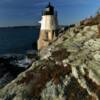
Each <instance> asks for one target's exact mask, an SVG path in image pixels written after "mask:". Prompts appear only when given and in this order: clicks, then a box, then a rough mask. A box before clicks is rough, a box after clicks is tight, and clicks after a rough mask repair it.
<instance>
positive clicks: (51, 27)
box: [38, 3, 58, 50]
mask: <svg viewBox="0 0 100 100" xmlns="http://www.w3.org/2000/svg"><path fill="white" fill-rule="evenodd" d="M40 23H41V28H40V36H39V40H38V50H40V49H42V48H44V47H46V46H48V45H49V44H50V43H51V42H52V41H53V40H54V39H55V38H56V35H57V28H58V20H57V12H56V11H55V10H54V7H53V6H51V4H50V3H49V4H48V6H47V7H46V8H45V9H44V11H43V14H42V20H41V21H40Z"/></svg>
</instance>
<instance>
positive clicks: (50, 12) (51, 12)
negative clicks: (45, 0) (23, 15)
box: [43, 2, 54, 15]
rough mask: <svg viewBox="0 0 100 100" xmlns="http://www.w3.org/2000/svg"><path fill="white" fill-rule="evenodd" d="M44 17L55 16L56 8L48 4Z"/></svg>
mask: <svg viewBox="0 0 100 100" xmlns="http://www.w3.org/2000/svg"><path fill="white" fill-rule="evenodd" d="M43 15H54V7H53V6H52V5H51V4H50V2H49V4H48V6H47V7H46V8H45V10H44V11H43Z"/></svg>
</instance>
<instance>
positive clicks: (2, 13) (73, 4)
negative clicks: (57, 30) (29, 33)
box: [0, 0, 100, 27]
mask: <svg viewBox="0 0 100 100" xmlns="http://www.w3.org/2000/svg"><path fill="white" fill-rule="evenodd" d="M48 2H51V4H52V5H53V6H54V7H55V9H56V10H57V11H58V20H59V24H60V25H68V24H72V23H78V22H79V21H80V20H82V19H84V18H87V17H89V16H91V15H92V16H94V15H95V14H96V12H97V10H98V8H99V7H100V0H0V27H4V26H21V25H36V24H38V21H39V20H40V19H41V13H42V10H43V9H44V8H45V6H46V5H47V4H48Z"/></svg>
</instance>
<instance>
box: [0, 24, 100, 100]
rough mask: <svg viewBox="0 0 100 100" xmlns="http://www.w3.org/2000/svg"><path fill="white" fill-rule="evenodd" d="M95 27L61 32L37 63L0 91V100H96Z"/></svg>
mask: <svg viewBox="0 0 100 100" xmlns="http://www.w3.org/2000/svg"><path fill="white" fill-rule="evenodd" d="M98 33H99V31H98V27H97V25H91V26H80V25H79V26H74V27H71V28H68V29H67V30H64V31H63V32H62V34H60V35H59V37H58V39H56V40H55V41H54V42H53V43H52V44H51V45H50V46H48V48H44V49H43V50H41V51H40V52H39V56H40V59H39V60H37V61H36V62H34V63H33V64H32V66H31V67H30V68H29V69H28V70H26V71H25V72H22V73H21V74H20V75H18V77H17V78H16V79H15V80H13V81H12V82H11V83H9V84H8V85H6V86H5V87H4V88H2V89H0V100H99V99H100V38H98V35H97V34H98Z"/></svg>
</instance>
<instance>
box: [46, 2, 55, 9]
mask: <svg viewBox="0 0 100 100" xmlns="http://www.w3.org/2000/svg"><path fill="white" fill-rule="evenodd" d="M46 8H54V7H53V6H52V5H51V3H50V2H49V4H48V5H47V6H46Z"/></svg>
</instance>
